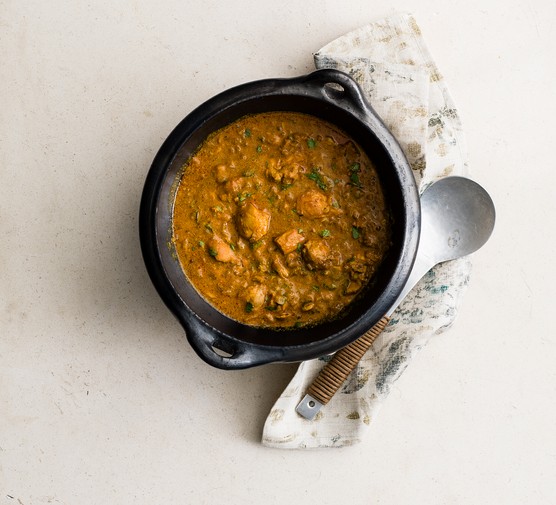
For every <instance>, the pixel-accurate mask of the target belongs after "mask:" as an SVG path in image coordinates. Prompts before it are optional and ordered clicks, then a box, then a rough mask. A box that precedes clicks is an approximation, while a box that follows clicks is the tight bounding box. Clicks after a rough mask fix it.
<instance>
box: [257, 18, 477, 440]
mask: <svg viewBox="0 0 556 505" xmlns="http://www.w3.org/2000/svg"><path fill="white" fill-rule="evenodd" d="M315 64H316V67H317V68H336V69H338V70H342V71H344V72H347V73H349V74H350V75H351V76H352V77H353V78H354V79H355V80H356V81H357V82H358V83H359V84H360V85H361V87H362V89H363V91H364V93H365V94H366V97H367V99H368V101H369V102H370V103H371V105H372V106H373V108H374V109H375V110H376V112H377V113H378V114H379V116H380V117H381V118H382V120H383V121H384V123H385V124H386V125H387V126H388V128H390V130H391V131H392V133H393V134H394V135H395V136H396V138H397V140H398V141H399V143H400V145H401V146H402V149H403V150H404V151H405V153H406V156H407V158H408V160H409V162H410V163H411V166H412V168H413V173H414V175H415V179H416V181H417V183H418V185H419V188H420V191H421V192H422V191H423V190H424V189H425V188H426V187H427V186H428V185H429V184H430V183H432V182H434V181H435V180H437V179H439V178H442V177H445V176H447V175H467V155H466V148H465V140H464V137H463V132H462V128H461V124H460V120H459V117H458V114H457V111H456V109H455V107H454V104H453V102H452V99H451V97H450V95H449V94H448V90H447V88H446V85H445V83H444V81H443V78H442V76H441V75H440V73H439V72H438V70H437V68H436V66H435V64H434V62H433V60H432V58H431V56H430V54H429V51H428V49H427V47H426V46H425V43H424V40H423V38H422V35H421V30H420V29H419V27H418V25H417V23H416V21H415V19H414V18H413V17H412V16H411V15H408V14H395V15H392V16H389V17H387V18H385V19H382V20H380V21H376V22H373V23H371V24H369V25H366V26H364V27H362V28H359V29H358V30H355V31H353V32H351V33H348V34H347V35H344V36H342V37H340V38H339V39H337V40H335V41H333V42H331V43H330V44H328V45H326V46H325V47H323V48H322V49H321V50H320V51H318V52H317V53H316V54H315ZM470 270H471V262H470V260H469V258H468V257H467V258H462V259H459V260H454V261H450V262H446V263H443V264H441V265H438V266H437V267H435V268H434V269H432V270H431V271H430V272H429V273H428V274H427V275H426V276H425V277H424V278H423V279H422V280H421V281H420V283H419V284H418V285H417V286H416V287H415V288H414V289H413V290H412V291H411V293H410V294H409V295H408V297H407V298H406V299H405V300H404V302H403V303H402V304H401V305H400V306H399V308H398V309H397V310H396V311H395V312H394V314H393V315H392V321H391V323H390V324H389V326H387V328H386V329H385V331H384V332H383V333H382V335H380V336H379V337H378V338H377V340H376V341H375V343H374V344H373V346H372V348H371V349H370V350H369V351H367V353H366V355H365V356H364V358H363V360H362V361H361V363H360V364H359V365H358V367H357V369H356V370H355V371H354V372H353V373H352V374H351V375H350V377H349V378H348V380H347V381H346V383H345V384H344V385H343V387H342V388H341V389H340V391H338V393H336V395H335V396H334V398H332V400H331V401H330V402H329V403H328V405H326V406H324V407H323V409H322V410H321V411H320V412H319V414H318V415H317V417H316V418H315V419H314V420H313V421H307V420H306V419H303V418H302V417H301V416H299V415H298V414H297V413H296V412H295V407H296V405H297V404H298V402H299V401H300V400H301V398H302V397H303V395H304V394H305V392H306V389H307V387H308V386H309V385H310V383H311V382H312V380H313V379H314V378H315V377H316V375H317V374H318V372H319V371H320V369H321V368H322V367H323V366H324V364H325V362H326V361H327V360H328V359H329V358H328V357H323V358H321V359H316V360H312V361H306V362H303V363H301V365H300V366H299V369H298V370H297V373H296V374H295V376H294V377H293V379H292V381H291V382H290V384H289V385H288V387H287V388H286V390H285V391H284V392H283V393H282V395H281V396H280V398H279V399H278V401H277V402H276V403H275V405H274V407H273V408H272V410H271V412H270V414H269V415H268V418H267V420H266V423H265V426H264V430H263V437H262V443H263V444H264V445H266V446H268V447H276V448H283V449H306V448H323V447H343V446H348V445H353V444H355V443H357V442H359V441H360V440H361V438H362V436H363V434H364V432H365V431H366V430H367V429H368V428H369V426H370V425H371V422H372V420H373V418H374V416H375V415H376V413H377V410H378V408H379V406H380V404H381V402H383V401H384V400H385V399H386V397H387V396H388V392H389V390H390V386H391V385H392V383H393V382H394V381H395V380H396V379H397V378H398V377H399V376H400V375H401V373H402V372H403V370H405V368H406V367H407V365H408V364H409V362H410V361H411V358H412V357H413V356H414V355H415V353H416V352H417V351H418V350H419V349H420V348H421V347H423V346H424V345H425V344H426V343H427V342H428V340H429V339H430V338H431V337H432V336H433V335H437V334H439V333H442V332H443V331H444V330H445V329H446V328H447V327H449V326H450V325H451V324H452V323H453V321H454V319H455V317H456V313H457V309H458V305H459V302H460V300H461V295H462V294H463V292H464V291H465V287H466V285H467V284H468V280H469V275H470Z"/></svg>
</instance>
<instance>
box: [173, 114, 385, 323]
mask: <svg viewBox="0 0 556 505" xmlns="http://www.w3.org/2000/svg"><path fill="white" fill-rule="evenodd" d="M172 240H173V243H174V246H175V249H176V252H177V255H178V259H179V261H180V264H181V266H182V268H183V270H184V272H185V274H186V276H187V277H188V279H189V281H190V282H191V283H192V284H193V286H194V287H195V288H196V290H197V291H198V292H199V293H200V294H201V295H202V296H203V297H204V298H205V299H206V300H207V301H208V302H209V303H210V304H211V305H213V306H214V307H215V308H217V309H218V310H219V311H220V312H222V313H224V314H226V315H227V316H229V317H231V318H232V319H235V320H236V321H239V322H241V323H244V324H248V325H252V326H258V327H267V328H288V327H299V326H304V325H310V324H314V323H317V322H321V321H323V320H327V319H330V318H333V317H335V316H337V315H338V314H339V313H340V312H342V310H343V309H344V308H345V307H346V306H347V305H348V304H349V303H350V302H351V301H352V300H353V299H354V298H355V297H356V296H357V295H358V294H359V293H360V292H361V291H362V289H363V288H364V287H365V285H366V284H367V283H368V282H369V280H370V279H371V278H372V276H373V274H374V272H375V271H376V269H377V268H378V266H379V265H380V263H381V261H382V259H383V258H384V256H385V254H386V252H387V249H388V247H389V244H390V217H389V214H388V210H387V207H386V203H385V198H384V195H383V191H382V188H381V186H380V184H379V179H378V176H377V173H376V171H375V168H374V167H373V164H372V163H371V161H370V160H369V158H368V157H367V155H366V154H365V153H364V151H363V150H362V149H361V148H360V147H359V146H358V145H357V144H356V143H355V142H354V141H353V140H351V139H350V138H349V137H347V136H346V135H345V134H344V133H343V132H342V131H340V130H339V129H338V128H336V127H334V126H333V125H331V124H329V123H327V122H325V121H323V120H320V119H318V118H315V117H313V116H309V115H306V114H301V113H294V112H270V113H261V114H255V115H251V116H245V117H243V118H241V119H239V120H237V121H235V122H233V123H231V124H229V125H228V126H226V127H224V128H222V129H221V130H218V131H217V132H215V133H213V134H211V135H210V136H209V137H208V138H207V139H206V140H205V142H204V143H203V144H202V145H201V147H200V148H199V149H198V150H197V152H196V153H195V154H194V155H193V156H192V157H191V158H190V159H189V161H188V162H187V164H186V166H185V167H184V171H183V175H182V177H181V181H180V183H179V187H178V189H177V192H176V198H175V202H174V210H173V239H172Z"/></svg>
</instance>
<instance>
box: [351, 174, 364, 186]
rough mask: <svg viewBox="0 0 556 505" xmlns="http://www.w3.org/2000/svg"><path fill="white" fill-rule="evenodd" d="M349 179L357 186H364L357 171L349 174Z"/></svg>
mask: <svg viewBox="0 0 556 505" xmlns="http://www.w3.org/2000/svg"><path fill="white" fill-rule="evenodd" d="M349 180H350V182H351V183H352V184H353V185H354V186H357V187H358V188H362V187H363V185H362V184H361V181H360V180H359V174H358V173H357V172H352V173H351V174H350V176H349Z"/></svg>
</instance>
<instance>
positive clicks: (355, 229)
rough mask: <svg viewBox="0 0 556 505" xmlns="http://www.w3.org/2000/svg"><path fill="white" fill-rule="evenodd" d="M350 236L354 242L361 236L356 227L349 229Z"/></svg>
mask: <svg viewBox="0 0 556 505" xmlns="http://www.w3.org/2000/svg"><path fill="white" fill-rule="evenodd" d="M351 236H352V237H353V238H354V239H355V240H357V239H358V238H359V237H360V236H361V232H360V230H359V228H357V227H356V226H352V227H351Z"/></svg>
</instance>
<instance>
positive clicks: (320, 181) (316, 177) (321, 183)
mask: <svg viewBox="0 0 556 505" xmlns="http://www.w3.org/2000/svg"><path fill="white" fill-rule="evenodd" d="M305 175H306V176H307V177H308V178H309V179H311V180H312V181H315V182H316V183H317V186H318V187H319V188H320V189H322V190H323V191H326V190H327V189H328V187H327V186H326V183H325V182H324V179H323V178H322V176H321V175H320V174H319V172H318V169H317V168H315V167H313V169H312V170H311V173H310V174H305Z"/></svg>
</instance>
